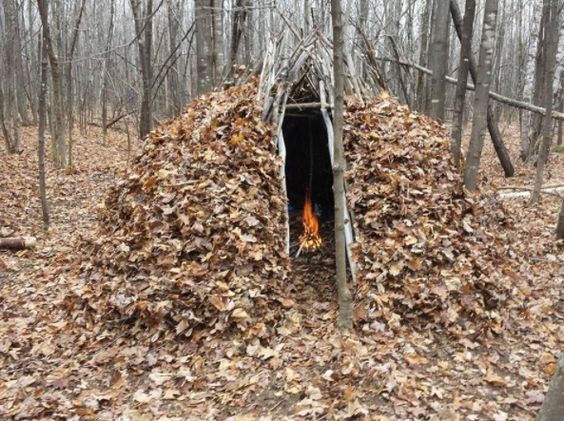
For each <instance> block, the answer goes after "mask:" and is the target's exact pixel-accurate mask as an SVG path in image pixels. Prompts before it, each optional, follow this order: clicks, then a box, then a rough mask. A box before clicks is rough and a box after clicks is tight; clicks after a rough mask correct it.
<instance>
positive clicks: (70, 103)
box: [65, 0, 86, 166]
mask: <svg viewBox="0 0 564 421" xmlns="http://www.w3.org/2000/svg"><path fill="white" fill-rule="evenodd" d="M85 2H86V0H82V2H81V3H80V9H79V10H78V16H77V18H76V22H75V25H74V27H73V31H72V39H71V46H70V50H69V51H68V53H67V57H66V59H67V63H66V65H65V77H66V85H67V86H66V89H67V101H66V108H67V130H68V165H69V166H72V129H73V126H74V115H73V108H74V96H73V94H74V92H73V83H72V59H73V57H74V52H75V49H76V45H77V41H78V35H79V28H80V21H81V20H82V13H83V12H84V3H85ZM76 4H77V3H75V5H76Z"/></svg>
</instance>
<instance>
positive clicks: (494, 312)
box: [345, 95, 518, 333]
mask: <svg viewBox="0 0 564 421" xmlns="http://www.w3.org/2000/svg"><path fill="white" fill-rule="evenodd" d="M345 120H346V127H345V132H346V149H347V158H348V166H349V171H348V174H347V179H348V184H349V186H350V188H349V198H348V199H349V202H350V204H351V206H352V209H353V212H354V217H355V222H356V230H357V233H358V239H359V241H358V243H357V248H356V257H357V260H358V262H357V266H358V270H359V283H358V285H357V288H356V293H357V303H358V306H357V309H356V316H357V318H358V319H359V320H361V321H362V322H363V323H364V322H365V323H366V324H365V325H364V328H365V329H367V328H369V326H370V323H371V322H372V321H373V320H375V319H380V320H384V321H385V322H387V323H388V324H389V325H390V326H391V327H394V326H398V325H399V324H400V323H408V324H412V325H417V326H421V325H426V324H429V325H430V324H433V326H443V327H447V328H449V330H450V331H451V333H456V332H459V331H461V330H463V331H465V332H466V333H467V332H468V330H469V328H471V327H472V328H476V327H479V328H483V327H488V328H491V329H493V330H494V331H495V330H498V329H499V328H500V325H501V324H502V320H501V316H500V313H498V311H499V310H500V309H502V308H504V306H505V305H506V304H507V301H508V300H509V299H510V297H511V298H512V299H515V298H517V295H518V291H514V290H513V289H514V288H515V285H512V282H505V281H504V279H507V278H508V277H510V276H511V275H512V273H513V272H512V269H511V268H510V265H509V260H510V259H509V255H510V254H511V250H509V249H508V246H507V242H506V241H505V239H504V238H503V237H502V234H501V232H500V227H501V226H502V225H503V224H504V223H505V222H506V216H505V213H504V210H503V208H502V207H501V205H500V204H499V203H496V202H495V201H492V200H491V199H488V198H487V196H486V195H483V196H479V195H475V196H470V195H468V194H467V193H466V192H465V191H464V190H463V189H462V187H461V183H460V176H459V172H458V170H457V169H456V168H455V167H454V165H453V163H452V161H451V160H450V158H449V151H448V148H449V137H448V135H447V133H446V132H445V130H444V128H443V127H442V126H441V125H440V124H438V123H437V122H435V121H433V120H431V119H428V118H427V117H425V116H422V115H419V114H417V113H414V112H411V111H410V110H409V109H408V108H407V107H405V106H400V105H399V104H398V102H397V101H396V100H395V99H393V98H391V97H388V96H386V95H384V96H382V97H381V98H379V99H374V100H371V101H370V102H368V103H366V104H365V105H360V104H349V106H348V108H347V113H346V116H345ZM367 157H369V158H367ZM482 322H484V323H482ZM470 324H472V326H470Z"/></svg>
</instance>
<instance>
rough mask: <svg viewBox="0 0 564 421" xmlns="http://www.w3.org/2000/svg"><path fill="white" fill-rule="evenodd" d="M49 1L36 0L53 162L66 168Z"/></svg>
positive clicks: (59, 75) (60, 84) (56, 59)
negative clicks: (48, 89) (45, 66)
mask: <svg viewBox="0 0 564 421" xmlns="http://www.w3.org/2000/svg"><path fill="white" fill-rule="evenodd" d="M48 1H49V0H37V6H38V9H39V15H40V17H41V24H42V26H43V48H45V49H46V50H47V55H48V57H49V64H50V66H51V81H52V88H53V92H52V95H53V104H52V116H53V119H52V122H53V130H52V133H51V136H52V138H53V161H54V162H55V166H56V167H57V168H64V167H66V166H67V144H66V142H65V131H64V123H63V122H64V118H63V86H62V78H61V71H60V68H59V60H58V58H57V56H56V54H55V49H54V46H53V42H52V39H51V33H50V30H49V3H48Z"/></svg>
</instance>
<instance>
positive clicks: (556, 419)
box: [537, 202, 564, 421]
mask: <svg viewBox="0 0 564 421" xmlns="http://www.w3.org/2000/svg"><path fill="white" fill-rule="evenodd" d="M560 216H561V217H562V220H564V202H563V203H562V212H561V213H560ZM563 230H564V225H563ZM563 414H564V353H561V354H560V358H559V359H558V362H557V364H556V371H555V372H554V377H553V378H552V383H550V386H549V389H548V392H547V393H546V396H545V398H544V402H543V403H542V407H541V409H540V411H539V414H538V416H537V421H562V415H563Z"/></svg>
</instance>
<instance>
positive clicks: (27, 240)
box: [0, 237, 37, 251]
mask: <svg viewBox="0 0 564 421" xmlns="http://www.w3.org/2000/svg"><path fill="white" fill-rule="evenodd" d="M36 242H37V240H36V239H35V238H34V237H22V238H0V250H14V251H16V250H24V249H28V248H32V247H33V246H35V243H36Z"/></svg>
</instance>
